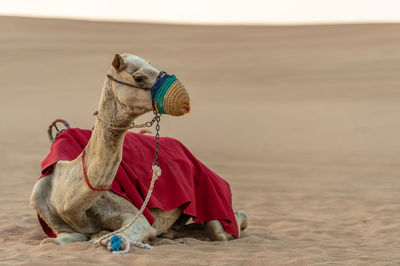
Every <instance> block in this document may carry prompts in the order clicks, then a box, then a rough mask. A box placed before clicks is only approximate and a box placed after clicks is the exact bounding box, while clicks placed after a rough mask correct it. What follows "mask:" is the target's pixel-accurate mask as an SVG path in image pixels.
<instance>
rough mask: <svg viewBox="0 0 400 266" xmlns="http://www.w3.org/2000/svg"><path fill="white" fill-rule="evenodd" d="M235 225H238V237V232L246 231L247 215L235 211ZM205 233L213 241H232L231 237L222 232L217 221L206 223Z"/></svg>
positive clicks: (222, 229)
mask: <svg viewBox="0 0 400 266" xmlns="http://www.w3.org/2000/svg"><path fill="white" fill-rule="evenodd" d="M235 218H236V223H237V225H238V232H239V237H240V231H242V230H244V229H246V227H247V225H248V223H247V215H246V213H245V212H243V211H235ZM206 231H207V234H208V235H209V237H210V238H211V240H213V241H226V240H231V239H233V238H234V237H233V235H231V234H229V233H227V232H225V231H224V228H223V227H222V225H221V223H220V222H219V221H218V220H212V221H209V222H207V223H206Z"/></svg>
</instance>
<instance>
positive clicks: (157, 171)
mask: <svg viewBox="0 0 400 266" xmlns="http://www.w3.org/2000/svg"><path fill="white" fill-rule="evenodd" d="M152 170H153V176H152V178H151V183H150V188H149V191H148V192H147V196H146V199H145V200H144V202H143V204H142V207H141V208H140V210H139V212H137V213H136V215H135V217H133V219H132V220H131V221H130V222H129V223H128V224H126V225H125V226H124V227H121V228H120V229H118V230H116V231H114V232H111V233H108V234H105V235H104V236H102V237H100V238H99V239H97V240H95V241H94V242H93V243H94V244H95V245H101V246H104V247H106V248H107V249H108V250H110V251H112V247H111V238H112V237H113V236H115V235H118V236H119V237H120V238H121V247H122V246H123V244H124V245H125V248H124V249H123V250H120V251H113V252H112V253H118V254H124V253H128V252H129V249H130V247H131V244H132V245H134V246H137V247H140V248H148V249H151V248H152V247H151V246H150V245H149V244H145V243H142V242H135V241H130V240H128V239H126V238H125V237H124V236H123V235H122V234H120V233H122V232H123V231H125V230H126V229H127V228H129V227H130V226H132V225H133V224H134V223H135V222H136V220H137V219H138V218H139V216H140V215H142V213H143V211H144V210H145V208H146V206H147V203H148V202H149V200H150V197H151V194H152V193H153V189H154V183H155V182H156V180H157V178H158V177H159V176H161V168H160V167H159V166H158V165H153V167H152Z"/></svg>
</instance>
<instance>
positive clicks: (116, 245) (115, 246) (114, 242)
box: [110, 236, 122, 251]
mask: <svg viewBox="0 0 400 266" xmlns="http://www.w3.org/2000/svg"><path fill="white" fill-rule="evenodd" d="M121 242H122V241H121V238H120V237H119V236H113V237H112V238H111V240H110V245H111V248H112V250H113V251H119V249H120V247H121Z"/></svg>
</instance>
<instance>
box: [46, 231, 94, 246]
mask: <svg viewBox="0 0 400 266" xmlns="http://www.w3.org/2000/svg"><path fill="white" fill-rule="evenodd" d="M88 239H89V238H88V237H87V236H85V235H84V234H81V233H59V234H58V235H57V237H56V238H50V237H48V238H45V239H43V240H42V242H40V244H41V245H43V244H46V243H53V244H57V245H60V244H67V243H71V242H83V241H87V240H88Z"/></svg>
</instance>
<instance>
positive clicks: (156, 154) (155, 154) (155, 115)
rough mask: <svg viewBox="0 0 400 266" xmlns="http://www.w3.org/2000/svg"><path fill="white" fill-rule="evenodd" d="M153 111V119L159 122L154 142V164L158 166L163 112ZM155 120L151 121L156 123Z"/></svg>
mask: <svg viewBox="0 0 400 266" xmlns="http://www.w3.org/2000/svg"><path fill="white" fill-rule="evenodd" d="M153 112H154V119H153V120H154V121H156V122H157V123H156V135H155V138H156V143H155V144H154V146H155V151H154V162H153V165H157V166H158V149H159V147H160V143H159V142H158V140H159V139H160V120H161V114H160V113H158V112H156V111H153ZM153 120H152V121H151V122H152V123H154V122H153ZM148 123H149V122H148Z"/></svg>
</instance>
